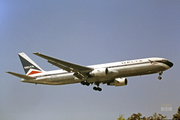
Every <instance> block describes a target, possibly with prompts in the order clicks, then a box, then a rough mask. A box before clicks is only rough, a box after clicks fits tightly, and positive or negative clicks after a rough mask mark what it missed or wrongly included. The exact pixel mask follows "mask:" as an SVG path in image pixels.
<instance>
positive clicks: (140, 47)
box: [0, 0, 180, 120]
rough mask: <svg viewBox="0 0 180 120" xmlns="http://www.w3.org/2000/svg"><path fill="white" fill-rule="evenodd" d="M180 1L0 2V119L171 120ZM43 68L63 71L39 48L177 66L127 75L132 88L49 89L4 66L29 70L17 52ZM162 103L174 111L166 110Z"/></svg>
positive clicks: (90, 60) (83, 58)
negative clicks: (154, 119)
mask: <svg viewBox="0 0 180 120" xmlns="http://www.w3.org/2000/svg"><path fill="white" fill-rule="evenodd" d="M179 6H180V1H178V0H173V1H168V0H164V1H156V0H151V1H143V0H139V1H130V0H112V1H108V0H104V1H102V0H98V1H97V0H91V1H89V0H86V1H84V0H77V1H71V0H68V1H67V0H63V1H62V0H61V1H56V0H52V1H42V0H31V1H28V0H24V1H20V0H17V1H13V0H1V1H0V40H1V44H0V48H1V51H0V55H1V59H0V65H1V69H0V74H1V75H0V103H1V104H0V119H1V120H32V119H36V120H42V119H44V120H49V119H53V120H59V119H63V120H77V119H80V120H81V119H86V120H92V119H97V120H116V119H117V118H118V116H119V114H121V113H122V114H124V117H125V118H127V117H129V116H130V115H132V114H133V113H138V112H140V113H142V115H143V116H150V115H152V114H153V113H154V112H157V113H161V114H163V115H166V116H168V118H171V117H172V115H173V114H174V113H176V112H177V108H178V107H179V106H180V96H179V90H180V88H179V85H180V80H179V71H180V63H179V60H180V54H179V51H180V47H179V45H180V40H179V39H180V33H179V32H180V23H179V21H180V7H179ZM19 52H25V53H26V54H27V55H28V56H29V57H30V58H32V59H33V60H34V61H35V62H36V63H37V64H38V65H39V66H40V67H41V68H43V69H44V70H54V69H58V68H57V67H54V66H52V65H50V64H49V63H47V62H46V61H45V60H43V59H41V58H39V57H37V56H35V55H33V54H32V53H33V52H41V53H44V54H47V55H51V56H54V57H56V58H59V59H63V60H67V61H70V62H73V63H78V64H81V65H93V64H99V63H108V62H116V61H121V60H131V59H136V58H146V57H164V58H167V59H169V60H170V61H172V62H173V63H174V66H173V67H172V68H171V69H169V70H167V71H165V72H164V74H163V79H162V80H161V81H159V80H158V78H157V77H158V74H155V75H146V76H141V77H140V76H137V77H129V78H127V79H128V85H127V86H122V87H109V86H106V85H101V87H102V88H103V91H102V92H95V91H93V90H92V88H93V86H89V87H86V86H82V85H81V84H74V85H63V86H47V85H34V84H27V83H22V82H20V79H19V78H16V77H14V76H11V75H9V74H6V73H5V71H14V72H18V73H24V71H23V69H22V65H21V63H20V60H19V58H18V56H17V53H19ZM162 104H167V105H171V107H172V111H167V112H164V111H161V107H162Z"/></svg>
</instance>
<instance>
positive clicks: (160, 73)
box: [158, 71, 163, 80]
mask: <svg viewBox="0 0 180 120" xmlns="http://www.w3.org/2000/svg"><path fill="white" fill-rule="evenodd" d="M162 74H163V72H162V71H160V72H159V77H158V79H159V80H161V79H162V77H161V75H162Z"/></svg>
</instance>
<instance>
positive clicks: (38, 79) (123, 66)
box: [21, 57, 171, 85]
mask: <svg viewBox="0 0 180 120" xmlns="http://www.w3.org/2000/svg"><path fill="white" fill-rule="evenodd" d="M88 67H90V68H93V69H94V70H95V69H103V68H106V69H108V71H109V73H108V74H107V75H102V76H89V77H88V78H87V79H86V81H87V82H88V83H93V82H97V81H98V82H100V83H107V81H111V80H112V79H115V78H122V77H130V76H139V75H147V74H154V73H158V72H162V71H165V70H167V69H169V68H170V67H171V64H170V62H169V61H168V60H166V59H164V58H157V57H156V58H145V59H137V60H128V61H121V62H113V63H106V64H98V65H91V66H88ZM73 74H74V72H70V73H69V72H67V71H64V70H54V71H47V72H42V73H38V74H34V75H30V76H32V77H35V79H28V80H25V79H22V80H21V81H22V82H27V83H35V84H47V85H63V84H72V83H80V82H81V81H84V80H82V79H78V78H77V77H75V76H74V75H73Z"/></svg>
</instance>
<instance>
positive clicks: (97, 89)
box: [93, 82, 102, 91]
mask: <svg viewBox="0 0 180 120" xmlns="http://www.w3.org/2000/svg"><path fill="white" fill-rule="evenodd" d="M94 84H95V85H97V87H93V90H95V91H102V88H100V87H99V84H100V83H99V82H95V83H94Z"/></svg>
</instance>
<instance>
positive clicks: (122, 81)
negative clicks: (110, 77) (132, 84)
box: [107, 78, 128, 86]
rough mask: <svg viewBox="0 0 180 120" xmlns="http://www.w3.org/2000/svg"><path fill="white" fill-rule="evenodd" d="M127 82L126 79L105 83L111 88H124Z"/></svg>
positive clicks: (116, 79)
mask: <svg viewBox="0 0 180 120" xmlns="http://www.w3.org/2000/svg"><path fill="white" fill-rule="evenodd" d="M127 83H128V81H127V79H126V78H115V79H114V81H113V82H110V83H107V85H112V86H125V85H127Z"/></svg>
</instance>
